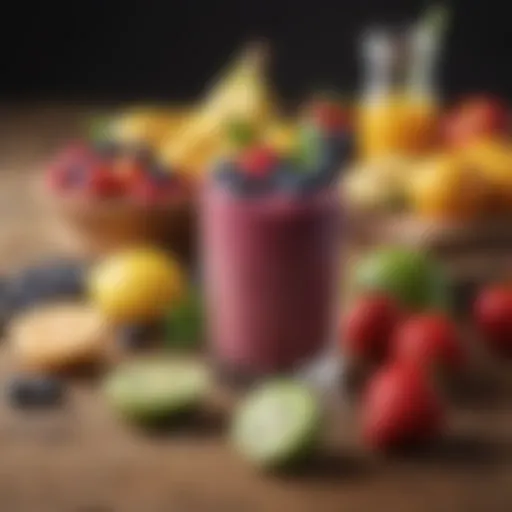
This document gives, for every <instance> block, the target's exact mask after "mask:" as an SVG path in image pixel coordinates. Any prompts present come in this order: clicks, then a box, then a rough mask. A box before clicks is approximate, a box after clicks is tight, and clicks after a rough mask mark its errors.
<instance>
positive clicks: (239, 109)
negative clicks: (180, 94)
mask: <svg viewBox="0 0 512 512" xmlns="http://www.w3.org/2000/svg"><path fill="white" fill-rule="evenodd" d="M265 50H266V49H265V48H264V47H263V46H260V45H255V46H251V47H249V48H248V49H247V50H246V51H245V52H243V53H242V55H241V56H240V57H239V58H238V59H237V60H236V61H235V64H234V65H232V67H231V68H230V70H229V71H228V73H227V75H226V76H224V78H221V79H220V80H218V81H217V82H216V83H215V84H214V86H213V87H212V88H211V90H210V92H209V93H208V94H207V96H206V98H205V99H204V101H203V102H202V104H201V105H200V106H199V108H198V109H197V110H196V112H195V113H194V114H193V115H192V116H191V118H190V119H189V120H188V122H186V123H184V125H183V126H182V127H181V130H180V133H177V134H175V136H174V137H170V138H169V139H168V140H167V142H165V143H164V144H163V146H162V150H161V159H162V160H163V162H164V163H166V164H169V165H171V166H176V167H178V168H180V169H183V170H184V171H186V172H193V173H196V174H197V173H202V172H203V171H204V170H205V168H206V166H207V165H208V164H209V162H210V161H211V160H212V159H214V158H215V157H217V156H219V155H220V154H221V153H222V152H223V151H224V148H225V144H224V141H223V139H224V138H225V133H224V126H225V124H226V123H227V122H229V121H231V120H233V119H243V120H246V121H248V122H250V123H253V124H255V125H256V126H262V124H264V123H266V122H268V120H269V118H271V117H272V116H273V115H274V102H273V101H272V100H271V94H270V91H269V89H268V87H267V84H266V82H265V80H264V71H265V65H266V60H267V59H266V51H265Z"/></svg>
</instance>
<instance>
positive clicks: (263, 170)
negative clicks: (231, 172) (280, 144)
mask: <svg viewBox="0 0 512 512" xmlns="http://www.w3.org/2000/svg"><path fill="white" fill-rule="evenodd" d="M278 161H279V158H278V155H277V153H276V151H274V150H273V149H272V148H269V147H267V146H260V145H258V146H252V147H249V148H248V149H246V150H245V151H243V152H242V154H241V155H240V157H239V160H238V164H239V166H240V168H241V169H242V171H243V172H245V173H247V174H249V175H251V176H254V177H265V176H268V175H269V174H270V173H271V172H272V170H273V169H274V168H275V167H276V165H277V163H278Z"/></svg>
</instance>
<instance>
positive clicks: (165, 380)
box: [104, 359, 209, 423]
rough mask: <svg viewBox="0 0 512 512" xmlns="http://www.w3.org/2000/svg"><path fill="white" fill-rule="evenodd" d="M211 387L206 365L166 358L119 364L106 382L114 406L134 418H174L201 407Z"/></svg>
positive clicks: (144, 421)
mask: <svg viewBox="0 0 512 512" xmlns="http://www.w3.org/2000/svg"><path fill="white" fill-rule="evenodd" d="M208 388H209V378H208V372H207V370H206V369H205V367H204V366H202V365H200V364H198V363H193V362H185V361H167V360H163V359H155V360H146V361H138V362H136V361H133V362H129V363H125V364H123V365H121V366H119V367H118V368H117V369H116V370H115V371H114V372H113V373H112V375H110V376H109V377H108V378H107V380H106V382H105V385H104V393H105V397H106V399H107V401H108V402H109V404H110V405H111V406H112V408H113V409H114V410H115V411H117V412H118V413H119V414H121V415H122V416H124V417H126V418H127V419H130V420H132V421H136V422H141V423H153V422H157V421H163V420H171V419H173V418H176V417H177V416H181V415H182V414H183V413H186V412H190V411H193V410H194V409H196V408H198V407H199V406H200V404H201V402H202V401H203V399H204V397H205V395H206V393H207V391H208Z"/></svg>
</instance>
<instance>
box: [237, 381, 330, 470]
mask: <svg viewBox="0 0 512 512" xmlns="http://www.w3.org/2000/svg"><path fill="white" fill-rule="evenodd" d="M321 426H322V412H321V407H320V404H319V402H318V401H317V398H316V397H315V395H314V394H313V392H312V391H311V390H310V389H309V387H307V386H306V385H305V384H303V383H301V382H299V381H294V380H280V381H273V382H268V383H266V384H263V385H262V386H260V387H259V388H257V389H256V390H255V391H253V392H252V393H250V394H249V396H248V397H247V398H246V399H245V400H244V402H243V403H242V404H241V405H240V406H239V407H238V409H237V411H236V412H235V416H234V419H233V424H232V431H231V434H232V441H233V443H234V446H235V448H236V449H237V450H238V451H239V452H240V454H241V455H242V456H243V457H245V458H246V459H247V460H248V461H249V462H251V463H254V464H256V465H257V466H260V467H265V468H275V467H281V466H284V465H288V464H291V463H293V462H298V461H299V460H302V459H303V458H304V457H306V456H307V455H310V454H311V452H312V450H313V449H314V448H315V447H316V446H317V444H318V442H319V439H320V434H321Z"/></svg>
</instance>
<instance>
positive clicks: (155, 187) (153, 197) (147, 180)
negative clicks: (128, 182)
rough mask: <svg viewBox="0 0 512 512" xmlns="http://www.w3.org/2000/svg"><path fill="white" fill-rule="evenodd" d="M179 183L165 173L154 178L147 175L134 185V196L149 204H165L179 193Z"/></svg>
mask: <svg viewBox="0 0 512 512" xmlns="http://www.w3.org/2000/svg"><path fill="white" fill-rule="evenodd" d="M176 187H177V182H176V180H175V177H174V176H173V175H172V174H168V175H167V176H166V175H164V174H163V173H161V174H159V175H158V176H156V175H155V176H154V175H152V174H151V173H145V174H142V175H140V176H139V178H138V179H137V180H135V181H134V182H133V183H132V189H131V190H132V194H133V197H134V198H135V199H137V200H138V201H141V202H143V203H147V204H155V203H157V204H158V203H160V204H161V203H164V202H165V201H166V200H168V199H170V198H171V197H173V196H174V195H175V194H176V192H177V188H176Z"/></svg>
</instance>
